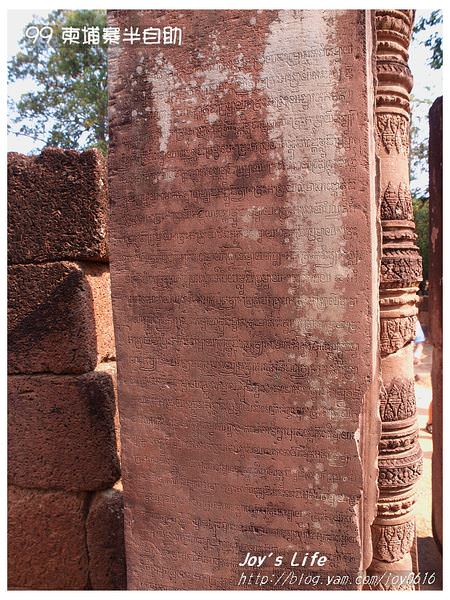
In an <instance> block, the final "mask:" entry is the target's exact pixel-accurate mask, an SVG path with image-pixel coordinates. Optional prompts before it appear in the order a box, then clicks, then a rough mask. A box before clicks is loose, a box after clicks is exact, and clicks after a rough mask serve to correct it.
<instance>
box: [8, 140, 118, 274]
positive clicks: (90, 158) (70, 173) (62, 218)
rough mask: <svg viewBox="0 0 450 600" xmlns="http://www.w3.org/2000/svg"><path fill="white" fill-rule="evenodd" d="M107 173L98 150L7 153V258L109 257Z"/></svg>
mask: <svg viewBox="0 0 450 600" xmlns="http://www.w3.org/2000/svg"><path fill="white" fill-rule="evenodd" d="M107 207H108V204H107V191H106V171H105V164H104V159H103V157H102V155H101V154H100V153H99V152H98V151H97V150H87V151H86V152H81V153H80V152H76V151H74V150H62V149H60V148H46V149H44V150H43V152H42V153H41V154H40V155H39V156H24V155H23V154H17V153H15V152H10V153H9V154H8V260H9V262H10V263H14V264H16V263H29V262H45V261H54V260H67V259H69V260H90V261H106V260H107Z"/></svg>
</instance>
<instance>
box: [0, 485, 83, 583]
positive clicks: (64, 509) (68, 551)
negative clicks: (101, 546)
mask: <svg viewBox="0 0 450 600" xmlns="http://www.w3.org/2000/svg"><path fill="white" fill-rule="evenodd" d="M85 507H86V495H85V494H68V493H64V492H55V491H45V492H43V491H38V490H25V489H21V488H17V487H13V486H11V487H10V488H8V586H9V587H11V588H17V589H34V590H83V589H86V588H87V586H88V554H87V547H86V539H85Z"/></svg>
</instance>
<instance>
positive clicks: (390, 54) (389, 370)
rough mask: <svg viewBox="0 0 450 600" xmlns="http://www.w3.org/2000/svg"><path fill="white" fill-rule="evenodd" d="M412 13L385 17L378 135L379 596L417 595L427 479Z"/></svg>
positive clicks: (379, 16)
mask: <svg viewBox="0 0 450 600" xmlns="http://www.w3.org/2000/svg"><path fill="white" fill-rule="evenodd" d="M413 17H414V14H413V11H411V10H377V11H376V13H375V18H376V33H377V49H376V62H377V79H378V84H377V90H376V133H377V147H376V152H377V157H378V161H379V178H378V194H379V201H380V211H381V224H382V234H383V244H382V258H381V281H380V336H381V337H380V347H381V356H382V360H381V371H382V386H381V394H380V415H381V419H382V435H381V441H380V446H379V460H378V465H379V476H378V486H379V491H380V496H379V499H378V515H377V518H376V520H375V522H374V524H373V527H372V537H373V553H374V560H373V563H372V565H371V568H370V573H381V574H383V573H384V574H385V577H384V579H383V581H382V582H381V583H380V584H379V585H375V586H372V587H375V588H379V589H397V588H401V589H412V588H413V587H414V586H413V585H411V584H409V583H405V582H403V583H402V582H401V579H399V578H398V575H406V574H407V573H410V572H415V571H416V565H415V564H414V563H415V561H414V558H413V557H414V550H415V539H416V532H415V517H414V503H415V487H414V486H415V483H416V482H417V480H418V478H419V477H420V474H421V472H422V451H421V449H420V446H419V440H418V437H419V435H418V429H417V421H416V403H415V395H414V368H413V356H412V354H413V340H414V337H415V327H416V315H417V312H418V311H417V306H416V301H417V295H416V292H417V289H418V283H419V282H420V281H421V279H422V260H421V258H420V255H419V250H418V248H417V246H416V245H415V240H416V237H417V236H416V234H415V232H414V229H415V225H414V216H413V209H412V202H411V193H410V188H409V164H408V157H409V130H410V106H409V92H410V91H411V88H412V76H411V73H410V70H409V68H408V64H407V61H408V47H409V43H410V38H411V28H412V23H413Z"/></svg>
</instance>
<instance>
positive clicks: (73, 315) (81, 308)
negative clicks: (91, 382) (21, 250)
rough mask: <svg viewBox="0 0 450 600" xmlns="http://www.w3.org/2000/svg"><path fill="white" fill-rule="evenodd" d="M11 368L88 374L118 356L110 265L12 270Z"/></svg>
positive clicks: (53, 265)
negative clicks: (114, 329)
mask: <svg viewBox="0 0 450 600" xmlns="http://www.w3.org/2000/svg"><path fill="white" fill-rule="evenodd" d="M8 292H9V297H8V350H9V354H8V369H9V372H10V373H39V372H52V373H84V372H87V371H91V370H93V369H95V367H96V365H97V362H99V361H102V360H109V359H111V358H113V357H114V356H115V348H114V331H113V325H112V312H111V298H110V280H109V272H108V267H107V265H89V264H88V263H82V264H80V263H70V262H57V263H48V264H41V265H14V266H11V267H9V269H8Z"/></svg>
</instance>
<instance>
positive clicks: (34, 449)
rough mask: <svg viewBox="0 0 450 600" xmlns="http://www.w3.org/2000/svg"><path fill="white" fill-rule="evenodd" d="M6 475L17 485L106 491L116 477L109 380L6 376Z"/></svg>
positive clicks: (90, 375) (99, 377)
mask: <svg viewBox="0 0 450 600" xmlns="http://www.w3.org/2000/svg"><path fill="white" fill-rule="evenodd" d="M8 387H9V398H8V433H9V444H8V457H9V460H8V476H9V482H10V483H12V484H15V485H19V486H22V487H33V488H41V489H45V488H53V489H63V490H69V491H81V490H98V489H103V488H107V487H110V486H111V485H113V484H114V482H115V481H117V479H118V478H119V477H120V469H119V462H118V458H117V450H116V443H115V434H114V416H115V402H114V390H113V382H112V380H111V377H110V376H109V375H108V374H107V373H102V372H93V373H88V374H86V375H81V376H78V377H74V376H68V375H59V376H58V375H34V376H27V375H24V376H22V375H16V376H10V378H9V382H8Z"/></svg>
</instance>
